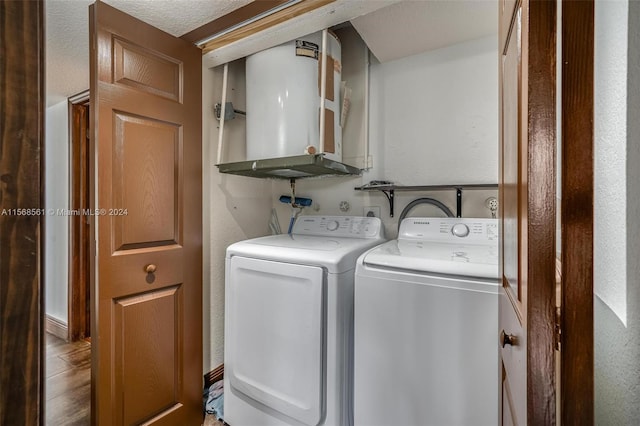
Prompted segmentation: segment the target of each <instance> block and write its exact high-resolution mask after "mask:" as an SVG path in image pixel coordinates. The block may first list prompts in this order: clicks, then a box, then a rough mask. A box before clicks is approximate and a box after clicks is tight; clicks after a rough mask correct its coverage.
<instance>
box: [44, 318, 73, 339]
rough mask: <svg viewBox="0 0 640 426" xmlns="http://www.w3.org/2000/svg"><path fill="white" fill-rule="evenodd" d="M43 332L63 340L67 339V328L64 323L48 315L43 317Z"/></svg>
mask: <svg viewBox="0 0 640 426" xmlns="http://www.w3.org/2000/svg"><path fill="white" fill-rule="evenodd" d="M44 330H45V331H46V332H47V333H49V334H53V335H54V336H56V337H59V338H60V339H63V340H68V339H69V327H68V326H67V324H65V323H64V322H62V321H60V320H59V319H57V318H54V317H52V316H50V315H46V314H45V316H44Z"/></svg>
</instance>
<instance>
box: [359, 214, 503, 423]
mask: <svg viewBox="0 0 640 426" xmlns="http://www.w3.org/2000/svg"><path fill="white" fill-rule="evenodd" d="M498 288H499V286H498V224H497V221H496V219H466V218H465V219H461V218H408V219H405V220H404V221H403V222H402V223H401V227H400V232H399V238H398V239H397V240H393V241H389V242H387V243H385V244H382V245H381V246H379V247H376V248H374V249H372V250H370V251H368V252H366V253H364V254H363V255H362V256H360V258H359V259H358V264H357V267H356V280H355V379H354V380H355V382H354V419H355V421H354V423H355V425H356V426H376V425H380V426H388V425H397V426H445V425H446V426H453V425H465V426H484V425H487V426H489V425H490V426H495V425H497V424H498V345H497V335H498V331H497V330H498Z"/></svg>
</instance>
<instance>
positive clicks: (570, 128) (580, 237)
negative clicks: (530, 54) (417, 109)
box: [561, 0, 595, 426]
mask: <svg viewBox="0 0 640 426" xmlns="http://www.w3.org/2000/svg"><path fill="white" fill-rule="evenodd" d="M593 79H594V2H593V1H591V0H581V1H565V2H563V5H562V211H561V221H562V231H561V232H562V308H561V309H562V313H561V322H562V324H561V326H562V340H561V347H562V349H561V359H562V369H561V370H562V371H561V389H562V392H561V393H562V395H561V401H562V402H561V404H562V407H561V416H562V424H566V425H585V426H587V425H593V424H594V421H595V417H594V416H595V414H594V335H593V166H594V164H593V135H594V133H593V132H594V130H593V114H594V89H593V84H594V80H593Z"/></svg>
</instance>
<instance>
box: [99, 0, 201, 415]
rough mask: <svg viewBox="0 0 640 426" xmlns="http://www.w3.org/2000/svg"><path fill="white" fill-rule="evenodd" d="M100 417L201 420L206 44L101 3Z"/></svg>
mask: <svg viewBox="0 0 640 426" xmlns="http://www.w3.org/2000/svg"><path fill="white" fill-rule="evenodd" d="M90 37H91V40H90V50H91V56H90V58H91V79H90V84H91V107H90V114H91V132H92V137H93V142H92V148H93V150H94V152H92V158H93V160H94V162H93V163H92V167H93V170H92V176H93V177H94V178H95V181H94V182H93V186H94V188H95V197H92V201H93V202H94V204H93V206H92V208H93V209H94V210H95V211H96V214H95V215H94V216H93V221H92V225H93V232H94V233H95V234H94V235H95V236H96V239H97V244H96V247H95V262H94V264H93V268H94V271H95V272H94V274H93V275H94V277H95V282H94V287H93V291H92V294H91V296H92V307H93V311H92V313H91V318H92V330H91V335H92V344H93V359H92V379H93V380H92V417H93V421H94V423H95V424H98V425H105V426H106V425H109V426H110V425H131V424H142V423H144V424H158V425H160V424H162V425H199V424H201V422H202V381H203V376H202V195H201V194H202V166H201V135H202V132H201V127H202V123H201V108H202V107H201V105H202V100H201V99H202V95H201V86H202V82H201V76H202V74H201V72H202V70H201V51H200V50H199V49H197V48H196V47H195V46H193V45H191V44H189V43H187V42H185V41H183V40H180V39H177V38H175V37H172V36H170V35H168V34H166V33H164V32H162V31H160V30H158V29H156V28H153V27H151V26H150V25H147V24H145V23H143V22H141V21H138V20H136V19H134V18H132V17H130V16H128V15H126V14H124V13H122V12H120V11H118V10H116V9H114V8H112V7H110V6H108V5H106V4H104V3H102V2H97V3H96V4H94V5H92V6H91V8H90Z"/></svg>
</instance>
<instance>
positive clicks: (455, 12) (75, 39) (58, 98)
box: [45, 0, 498, 106]
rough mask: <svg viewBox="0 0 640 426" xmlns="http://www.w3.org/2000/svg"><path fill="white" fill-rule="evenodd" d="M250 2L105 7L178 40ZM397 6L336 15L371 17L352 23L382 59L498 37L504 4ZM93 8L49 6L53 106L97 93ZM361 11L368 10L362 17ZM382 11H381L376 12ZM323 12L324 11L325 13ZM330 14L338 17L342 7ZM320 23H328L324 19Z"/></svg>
mask: <svg viewBox="0 0 640 426" xmlns="http://www.w3.org/2000/svg"><path fill="white" fill-rule="evenodd" d="M250 1H251V0H104V2H105V3H108V4H110V5H111V6H114V7H116V8H117V9H120V10H122V11H123V12H126V13H128V14H130V15H132V16H134V17H136V18H138V19H141V20H142V21H145V22H148V23H149V24H151V25H153V26H156V27H158V28H160V29H162V30H164V31H166V32H168V33H170V34H173V35H176V36H180V35H182V34H185V33H187V32H189V31H191V30H193V29H195V28H198V27H200V26H201V25H203V24H205V23H207V22H210V21H212V20H214V19H216V18H219V17H220V16H223V15H225V14H227V13H229V12H230V11H232V10H235V9H237V8H239V7H241V6H243V5H245V4H247V3H249V2H250ZM396 1H397V0H386V1H380V0H377V1H376V0H367V1H363V0H338V2H336V3H335V7H334V8H335V12H336V13H335V15H336V16H337V15H339V13H338V11H340V10H344V11H348V12H349V13H353V14H352V15H351V16H347V15H345V19H346V20H348V19H351V18H352V17H353V16H358V15H360V14H362V13H367V14H366V15H364V16H360V17H358V18H355V19H353V20H352V21H351V22H352V24H353V26H354V27H355V28H356V30H357V31H358V32H359V33H360V35H361V36H362V38H363V39H364V41H365V42H366V43H367V45H368V46H369V48H370V49H371V51H372V52H373V54H374V55H375V56H376V57H377V58H378V60H380V61H381V62H384V61H390V60H393V59H398V58H401V57H405V56H409V55H414V54H417V53H420V52H424V51H427V50H432V49H437V48H439V47H443V46H446V45H450V44H455V43H460V42H462V41H465V40H471V39H475V38H479V37H483V36H486V35H490V34H495V33H496V32H497V27H498V24H497V15H498V5H497V0H404V1H401V2H399V3H396V4H392V5H391V6H387V4H389V3H394V2H396ZM91 3H93V0H47V1H46V2H45V7H46V61H47V66H46V74H47V82H46V84H47V86H46V91H47V106H51V105H53V104H56V103H58V102H62V101H64V100H66V99H67V98H68V97H69V96H72V95H74V94H76V93H79V92H82V91H84V90H87V89H88V88H89V24H88V22H89V7H88V6H89V4H91ZM341 3H344V4H341ZM384 6H387V7H384ZM381 7H382V8H381ZM379 8H381V9H379ZM352 9H353V10H352ZM360 9H362V10H361V11H360V12H358V11H359V10H360ZM375 9H379V10H376V11H374V12H371V11H372V10H375ZM320 12H322V10H320V11H319V12H318V13H320ZM369 12H371V13H369ZM327 13H329V14H331V13H334V10H333V9H331V10H330V11H329V12H327ZM345 13H346V12H345ZM325 18H326V17H325ZM314 19H319V20H321V19H320V17H316V18H314ZM336 19H337V18H336ZM325 20H327V23H326V25H333V24H335V22H332V21H331V22H330V18H326V19H325ZM316 23H320V22H316ZM289 26H290V27H292V26H295V25H294V24H292V25H289ZM293 30H294V29H292V31H293ZM278 31H282V30H279V29H278V27H276V28H275V29H274V32H276V33H277V32H278ZM302 32H304V30H302ZM263 37H264V34H261V35H255V37H254V38H257V39H261V38H263ZM293 37H296V36H295V35H294V36H293ZM276 38H277V37H276ZM263 44H264V43H263ZM267 47H268V46H267ZM262 48H264V46H263V47H262ZM229 49H232V50H237V49H239V47H238V46H235V45H233V44H232V45H229V47H228V49H227V50H229ZM236 53H237V52H236Z"/></svg>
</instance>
